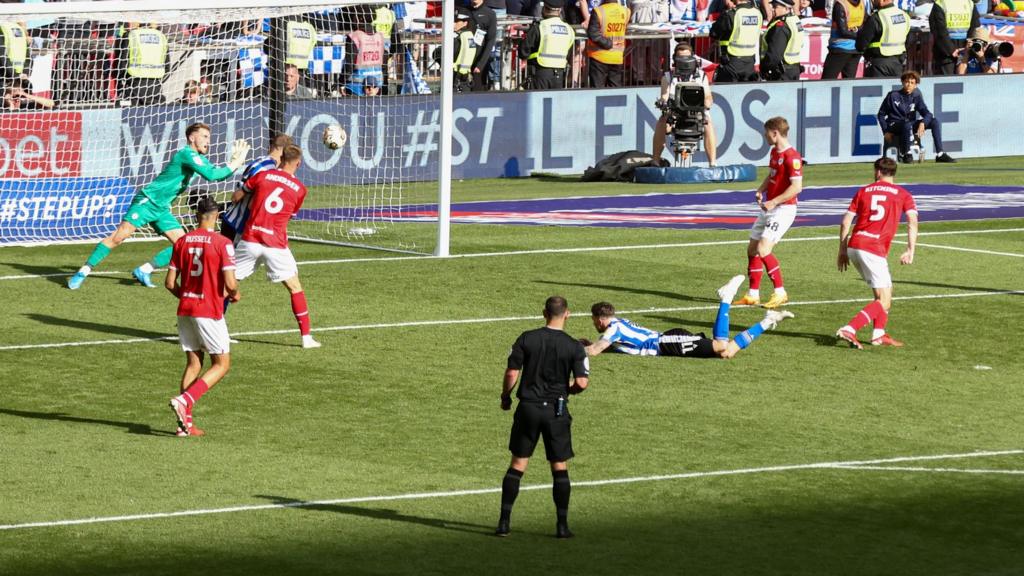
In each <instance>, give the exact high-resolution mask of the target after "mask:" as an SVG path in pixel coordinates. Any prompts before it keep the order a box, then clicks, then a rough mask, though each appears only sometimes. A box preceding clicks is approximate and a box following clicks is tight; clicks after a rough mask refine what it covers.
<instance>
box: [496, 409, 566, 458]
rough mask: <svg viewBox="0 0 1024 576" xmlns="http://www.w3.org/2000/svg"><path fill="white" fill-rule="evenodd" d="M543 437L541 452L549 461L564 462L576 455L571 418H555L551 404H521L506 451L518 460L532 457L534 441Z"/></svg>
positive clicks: (514, 419)
mask: <svg viewBox="0 0 1024 576" xmlns="http://www.w3.org/2000/svg"><path fill="white" fill-rule="evenodd" d="M541 436H543V437H544V452H545V454H546V455H547V459H548V462H565V461H566V460H568V459H570V458H572V457H573V456H574V455H575V454H574V453H573V451H572V415H571V414H569V409H568V408H566V410H565V414H563V415H561V416H555V403H554V402H545V403H539V402H520V403H519V406H518V407H516V413H515V416H513V419H512V434H511V435H510V436H509V439H508V450H509V452H511V453H512V455H513V456H515V457H517V458H529V457H530V456H533V449H534V448H536V447H537V440H538V438H540V437H541Z"/></svg>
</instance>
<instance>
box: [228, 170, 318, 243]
mask: <svg viewBox="0 0 1024 576" xmlns="http://www.w3.org/2000/svg"><path fill="white" fill-rule="evenodd" d="M245 187H246V188H248V189H249V190H252V201H251V202H250V204H249V205H250V206H251V209H250V210H251V212H250V214H249V220H248V221H247V222H246V223H245V230H243V231H242V240H245V241H246V242H256V243H257V244H263V245H264V246H268V247H270V248H287V247H288V221H289V220H291V218H292V216H294V215H295V213H296V212H298V211H299V208H302V201H303V200H305V199H306V187H305V186H304V185H303V184H302V182H299V179H298V178H296V177H295V176H292V175H291V174H289V173H287V172H285V171H284V170H278V169H274V170H264V171H263V172H260V173H259V174H256V175H255V176H253V177H251V178H249V179H248V180H246V181H245Z"/></svg>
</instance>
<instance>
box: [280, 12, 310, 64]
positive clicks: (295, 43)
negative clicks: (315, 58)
mask: <svg viewBox="0 0 1024 576" xmlns="http://www.w3.org/2000/svg"><path fill="white" fill-rule="evenodd" d="M287 30H288V56H287V57H286V58H285V62H286V63H287V64H293V65H295V66H296V67H297V68H298V69H299V70H303V69H305V68H306V66H307V65H308V64H309V57H310V55H311V54H313V47H314V46H316V28H314V27H313V25H312V24H310V23H309V22H296V21H295V20H289V21H288V28H287Z"/></svg>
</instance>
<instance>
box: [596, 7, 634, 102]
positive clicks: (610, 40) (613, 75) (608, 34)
mask: <svg viewBox="0 0 1024 576" xmlns="http://www.w3.org/2000/svg"><path fill="white" fill-rule="evenodd" d="M629 15H630V11H629V8H626V7H625V6H623V5H621V4H619V2H618V0H602V1H601V4H600V5H598V6H597V7H595V8H594V9H593V10H592V11H591V13H590V21H589V22H588V23H587V76H588V77H589V78H590V86H591V87H593V88H618V87H621V86H622V71H623V68H624V66H623V64H622V63H623V55H624V53H625V51H626V25H627V24H628V23H629Z"/></svg>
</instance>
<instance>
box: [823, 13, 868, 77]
mask: <svg viewBox="0 0 1024 576" xmlns="http://www.w3.org/2000/svg"><path fill="white" fill-rule="evenodd" d="M867 3H868V1H867V0H835V4H833V5H832V32H831V35H830V36H829V38H828V56H826V57H825V65H824V68H823V69H822V71H821V79H822V80H834V79H836V78H839V76H840V74H841V75H842V77H843V78H856V77H857V66H858V65H859V64H860V56H861V53H860V52H858V51H857V32H859V31H860V27H861V26H863V25H864V17H865V14H867Z"/></svg>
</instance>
